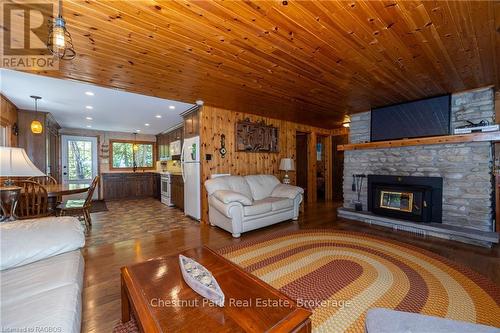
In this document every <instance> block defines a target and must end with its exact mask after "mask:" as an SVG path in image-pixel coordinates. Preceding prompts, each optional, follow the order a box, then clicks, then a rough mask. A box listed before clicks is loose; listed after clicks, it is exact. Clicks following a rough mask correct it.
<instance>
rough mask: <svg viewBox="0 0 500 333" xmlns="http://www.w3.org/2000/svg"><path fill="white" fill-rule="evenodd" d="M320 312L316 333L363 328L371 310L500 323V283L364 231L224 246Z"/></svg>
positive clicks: (301, 233) (306, 232) (314, 323)
mask: <svg viewBox="0 0 500 333" xmlns="http://www.w3.org/2000/svg"><path fill="white" fill-rule="evenodd" d="M218 252H219V253H220V254H222V255H223V256H224V257H226V258H228V259H229V260H231V261H232V262H234V263H236V264H237V265H239V266H241V267H242V268H244V269H245V270H247V271H249V272H251V273H252V274H254V275H255V276H257V277H259V278H260V279H262V280H264V281H266V282H267V283H269V284H270V285H271V286H273V287H275V288H277V289H279V290H281V291H282V292H283V293H284V294H286V295H288V296H289V297H290V298H292V299H294V300H296V301H297V302H298V303H299V305H302V306H304V307H307V308H309V309H311V310H312V311H313V315H312V317H311V319H312V326H313V330H314V331H316V332H360V333H361V332H364V331H365V330H364V322H365V313H366V311H367V310H368V309H370V308H372V307H383V308H390V309H395V310H399V311H407V312H415V313H422V314H427V315H431V316H438V317H446V318H450V319H455V320H462V321H468V322H475V323H481V324H485V325H490V326H495V327H500V307H499V305H500V288H499V287H498V286H496V285H495V284H493V283H492V282H491V281H489V280H488V279H486V278H485V277H483V276H481V275H480V274H478V273H475V272H473V271H472V270H470V269H468V268H466V267H464V266H461V265H458V264H456V263H453V262H451V261H449V260H447V259H445V258H443V257H441V256H438V255H436V254H434V253H431V252H429V251H426V250H424V249H420V248H417V247H414V246H410V245H406V244H402V243H399V242H395V241H391V240H386V239H382V238H378V237H373V236H369V235H365V234H360V233H354V232H343V231H331V230H303V231H297V232H292V233H286V234H274V235H271V236H266V238H262V239H259V240H253V241H243V242H241V243H239V244H237V245H231V246H228V247H224V248H222V249H220V250H219V251H218Z"/></svg>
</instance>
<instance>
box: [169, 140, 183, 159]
mask: <svg viewBox="0 0 500 333" xmlns="http://www.w3.org/2000/svg"><path fill="white" fill-rule="evenodd" d="M180 154H181V140H177V141H173V142H170V156H176V155H180Z"/></svg>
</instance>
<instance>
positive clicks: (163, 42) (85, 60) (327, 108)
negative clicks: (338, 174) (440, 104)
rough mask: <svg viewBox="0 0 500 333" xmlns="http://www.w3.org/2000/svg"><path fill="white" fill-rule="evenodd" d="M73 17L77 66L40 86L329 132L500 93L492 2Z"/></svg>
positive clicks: (175, 5)
mask: <svg viewBox="0 0 500 333" xmlns="http://www.w3.org/2000/svg"><path fill="white" fill-rule="evenodd" d="M63 5H64V16H65V18H66V20H67V24H68V29H69V31H70V32H71V34H72V36H73V40H74V43H75V48H76V51H77V53H78V55H77V58H76V59H75V60H73V61H70V62H62V64H61V69H60V71H58V72H40V73H39V74H42V75H48V76H55V77H60V78H68V79H75V80H81V81H86V82H91V83H94V84H98V85H101V86H107V87H114V88H119V89H124V90H127V91H131V92H137V93H141V94H146V95H152V96H158V97H163V98H168V99H174V100H180V101H183V102H191V103H192V102H194V101H195V100H197V99H203V100H204V101H205V103H206V104H209V105H213V106H217V107H223V108H228V109H232V110H237V111H245V112H249V113H255V114H259V115H265V116H271V117H276V118H282V119H286V120H292V121H298V122H303V123H307V124H311V125H316V126H321V127H327V128H330V127H337V126H340V123H341V121H342V119H343V116H344V114H346V113H354V112H360V111H366V110H368V109H369V108H370V107H373V106H381V105H387V104H392V103H397V102H402V101H407V100H413V99H418V98H423V97H428V96H432V95H437V94H443V93H447V92H455V91H461V90H465V89H472V88H476V87H480V86H485V85H490V84H494V85H496V86H497V87H499V86H500V74H499V66H500V64H499V61H500V60H499V59H500V38H499V35H500V6H499V5H498V2H493V1H394V0H391V1H295V0H288V2H287V4H286V5H284V3H283V2H282V1H253V0H251V1H91V0H87V1H64V2H63ZM495 16H496V17H495ZM495 18H496V20H495Z"/></svg>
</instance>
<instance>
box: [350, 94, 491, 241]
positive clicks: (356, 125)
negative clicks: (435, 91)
mask: <svg viewBox="0 0 500 333" xmlns="http://www.w3.org/2000/svg"><path fill="white" fill-rule="evenodd" d="M451 119H452V124H451V127H452V128H455V127H457V126H460V125H462V124H464V121H465V120H467V119H470V120H472V121H476V122H477V121H479V120H482V119H486V120H489V121H492V122H493V120H494V93H493V89H491V88H485V89H478V90H474V91H470V92H465V93H460V94H454V95H453V96H452V115H451ZM369 140H370V112H364V113H361V114H355V115H353V116H352V117H351V129H350V136H349V141H350V143H362V142H368V141H369ZM353 174H367V175H374V174H376V175H392V176H425V177H442V178H443V201H442V203H443V205H442V224H443V225H445V226H446V225H448V226H455V227H460V228H469V229H476V230H481V231H486V232H491V231H493V228H494V221H493V145H492V143H490V142H470V143H457V144H437V145H421V146H408V147H398V148H383V149H366V150H348V151H345V155H344V189H343V190H344V208H346V209H347V210H349V209H352V208H354V201H355V200H356V193H355V192H353V191H352V188H351V185H352V175H353ZM366 183H367V182H366V181H365V182H364V184H363V189H362V192H361V194H362V195H361V202H362V204H363V210H364V211H366V210H367V192H368V191H367V184H366Z"/></svg>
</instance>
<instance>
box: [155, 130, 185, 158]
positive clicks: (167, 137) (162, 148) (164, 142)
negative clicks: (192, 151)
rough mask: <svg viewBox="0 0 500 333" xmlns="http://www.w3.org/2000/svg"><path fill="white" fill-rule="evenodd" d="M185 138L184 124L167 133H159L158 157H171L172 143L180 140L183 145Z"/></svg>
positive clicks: (157, 137) (157, 138)
mask: <svg viewBox="0 0 500 333" xmlns="http://www.w3.org/2000/svg"><path fill="white" fill-rule="evenodd" d="M183 138H184V129H183V127H182V126H181V127H178V128H176V129H173V130H171V131H169V132H167V133H161V134H158V135H157V136H156V142H157V146H158V159H160V160H166V159H168V158H170V157H171V156H170V154H171V152H170V143H172V142H174V141H178V140H180V141H181V146H182V140H183Z"/></svg>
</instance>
